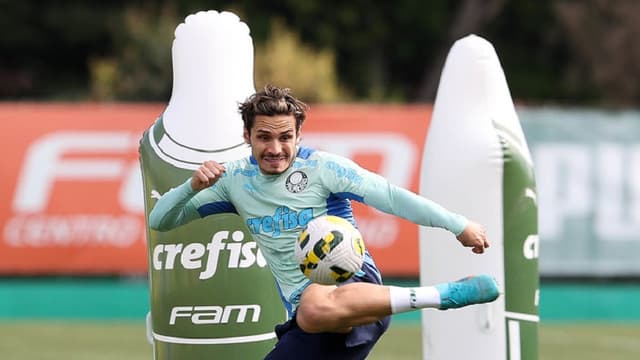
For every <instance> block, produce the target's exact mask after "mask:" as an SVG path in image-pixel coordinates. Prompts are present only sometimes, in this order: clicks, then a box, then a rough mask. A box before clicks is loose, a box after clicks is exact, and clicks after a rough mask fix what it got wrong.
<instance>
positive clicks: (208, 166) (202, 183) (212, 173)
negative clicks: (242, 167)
mask: <svg viewBox="0 0 640 360" xmlns="http://www.w3.org/2000/svg"><path fill="white" fill-rule="evenodd" d="M225 171H226V169H225V167H224V165H222V164H218V163H217V162H215V161H213V160H207V161H205V162H204V164H202V165H201V166H200V167H199V168H198V169H197V170H196V171H194V172H193V176H192V177H191V188H192V189H193V190H195V191H200V190H202V189H205V188H208V187H209V186H211V185H213V184H215V183H216V182H217V181H218V180H219V179H220V177H221V176H222V174H224V172H225Z"/></svg>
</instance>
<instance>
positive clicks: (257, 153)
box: [244, 115, 299, 174]
mask: <svg viewBox="0 0 640 360" xmlns="http://www.w3.org/2000/svg"><path fill="white" fill-rule="evenodd" d="M298 135H299V134H297V133H296V119H295V117H294V116H293V115H274V116H266V115H257V116H256V119H255V122H254V123H253V128H251V133H248V132H247V130H246V129H245V131H244V138H245V140H246V141H247V142H248V143H249V144H250V145H251V153H252V155H253V157H254V158H255V159H256V161H257V162H258V166H260V170H261V171H262V172H263V173H265V174H280V173H282V172H284V171H285V170H287V169H288V168H289V165H291V162H292V161H293V159H295V156H296V143H297V142H298Z"/></svg>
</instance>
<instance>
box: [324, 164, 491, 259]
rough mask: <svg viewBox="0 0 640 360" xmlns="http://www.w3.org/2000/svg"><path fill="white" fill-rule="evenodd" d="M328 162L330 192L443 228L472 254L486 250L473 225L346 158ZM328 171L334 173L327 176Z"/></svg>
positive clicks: (484, 238)
mask: <svg viewBox="0 0 640 360" xmlns="http://www.w3.org/2000/svg"><path fill="white" fill-rule="evenodd" d="M329 156H330V155H329ZM329 159H330V161H329V162H325V167H327V168H328V169H329V170H330V171H329V172H328V173H329V174H330V175H333V178H334V179H335V180H331V181H329V182H330V183H331V185H332V186H333V187H334V189H333V191H337V192H340V193H344V194H350V198H351V199H353V200H357V201H361V202H363V203H365V204H367V205H369V206H372V207H374V208H376V209H378V210H380V211H383V212H386V213H389V214H393V215H396V216H399V217H401V218H403V219H407V220H409V221H411V222H413V223H416V224H418V225H422V226H430V227H438V228H443V229H446V230H448V231H450V232H451V233H453V234H454V235H455V236H456V238H457V239H458V241H460V243H461V244H462V245H463V246H465V247H471V248H472V251H473V252H474V253H477V254H481V253H483V252H484V249H485V248H487V247H489V242H488V240H487V236H486V232H485V230H484V227H483V226H482V225H480V224H478V223H477V222H474V221H470V220H468V219H467V218H466V217H464V216H462V215H460V214H457V213H454V212H452V211H449V210H448V209H446V208H445V207H443V206H442V205H440V204H438V203H436V202H434V201H432V200H429V199H427V198H425V197H423V196H420V195H418V194H416V193H414V192H412V191H409V190H407V189H404V188H401V187H398V186H396V185H393V184H391V183H389V181H388V180H387V179H385V178H384V177H382V176H380V175H379V174H376V173H373V172H371V171H368V170H366V169H364V168H362V167H360V166H359V165H358V164H356V163H355V162H353V161H351V160H349V159H346V158H341V157H329ZM332 172H334V174H331V173H332Z"/></svg>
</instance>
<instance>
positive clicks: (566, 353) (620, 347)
mask: <svg viewBox="0 0 640 360" xmlns="http://www.w3.org/2000/svg"><path fill="white" fill-rule="evenodd" d="M639 338H640V324H610V323H580V324H558V323H553V324H541V326H540V360H556V359H562V360H596V359H598V360H600V359H606V360H623V359H624V360H628V359H640V341H638V339H639ZM420 344H421V342H420V327H419V325H417V324H413V325H410V324H408V323H405V324H402V323H401V324H395V325H392V327H391V329H390V330H389V332H388V333H387V334H385V335H384V337H383V338H382V340H381V341H380V342H379V343H378V345H377V346H376V348H374V351H373V353H372V354H371V356H370V357H369V359H371V360H385V359H390V360H391V359H393V360H416V359H421V358H422V356H421V345H420ZM0 354H2V355H1V357H2V359H11V360H13V359H19V360H36V359H37V360H60V359H65V360H76V359H77V360H81V359H82V360H84V359H90V360H116V359H118V360H121V359H127V360H151V359H152V353H151V347H150V345H148V344H147V342H146V340H145V328H144V324H143V323H142V321H139V322H114V321H111V322H109V321H103V322H95V321H94V322H88V321H60V322H53V321H46V322H45V321H24V320H21V321H13V320H12V321H6V320H5V321H2V322H0Z"/></svg>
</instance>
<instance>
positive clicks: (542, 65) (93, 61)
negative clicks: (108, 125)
mask: <svg viewBox="0 0 640 360" xmlns="http://www.w3.org/2000/svg"><path fill="white" fill-rule="evenodd" d="M0 4H2V8H3V11H1V12H0V28H2V29H3V30H4V32H3V36H1V37H0V53H1V54H2V56H0V84H2V86H1V87H0V99H2V100H43V101H56V100H71V101H74V100H78V101H84V100H97V101H167V100H168V98H169V96H170V92H171V81H172V79H171V77H172V68H171V42H172V41H173V32H174V29H175V27H176V26H177V25H178V24H179V23H181V22H182V21H184V18H185V17H186V16H187V15H189V14H191V13H195V12H197V11H201V10H219V11H222V10H227V11H232V12H234V13H236V14H237V15H238V16H240V18H241V19H242V20H243V21H244V22H246V23H247V24H248V25H249V27H250V29H251V35H252V38H253V41H254V46H255V49H256V52H255V83H256V87H260V86H261V85H262V84H264V83H266V82H273V83H277V84H279V85H284V86H288V87H291V88H293V89H294V91H296V93H297V94H300V96H301V97H303V98H304V99H306V100H307V101H309V102H324V103H328V102H398V103H430V102H433V100H434V97H435V91H436V89H437V85H438V81H439V76H440V73H441V71H442V66H443V65H444V61H445V57H446V55H447V53H448V51H449V49H450V47H451V45H452V44H453V42H455V40H457V39H459V38H461V37H463V36H465V35H468V34H471V33H474V34H477V35H479V36H482V37H484V38H485V39H487V40H489V41H490V42H491V43H492V44H493V45H494V47H495V49H496V52H497V53H498V56H499V58H500V60H501V63H502V66H503V69H504V71H505V74H506V77H507V81H508V82H509V86H510V89H511V92H512V96H513V97H514V98H515V99H516V100H517V101H520V102H527V103H536V104H540V103H554V104H566V105H582V106H611V107H633V106H636V105H638V104H640V85H639V84H640V82H638V81H636V79H637V78H639V75H640V42H639V41H638V39H637V38H636V35H637V34H640V22H638V21H636V20H635V17H636V14H639V13H640V2H638V1H633V0H583V1H574V0H536V1H530V0H457V1H450V0H431V1H423V0H395V1H383V0H350V1H341V0H306V1H298V0H281V1H277V2H272V1H260V0H235V1H229V0H217V1H204V0H175V1H159V0H157V1H152V0H147V1H126V0H112V1H109V2H102V1H91V2H88V1H81V0H67V1H59V0H58V1H55V0H25V1H16V2H12V1H8V0H0ZM267 59H268V61H267ZM283 64H286V66H287V68H288V69H289V70H288V71H286V72H283V71H282V69H281V67H282V66H283ZM276 65H279V66H276Z"/></svg>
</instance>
